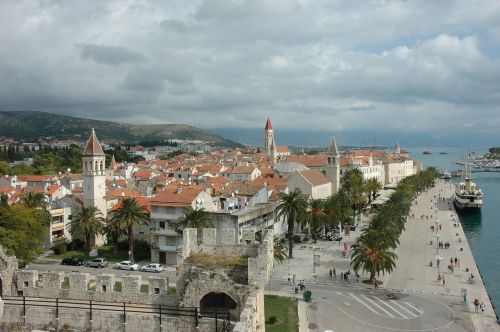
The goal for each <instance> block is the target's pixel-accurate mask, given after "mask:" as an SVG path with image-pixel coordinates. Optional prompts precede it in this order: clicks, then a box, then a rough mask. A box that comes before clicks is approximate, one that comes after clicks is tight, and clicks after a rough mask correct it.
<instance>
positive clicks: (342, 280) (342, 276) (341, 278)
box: [340, 272, 344, 283]
mask: <svg viewBox="0 0 500 332" xmlns="http://www.w3.org/2000/svg"><path fill="white" fill-rule="evenodd" d="M340 282H341V283H343V282H344V272H340Z"/></svg>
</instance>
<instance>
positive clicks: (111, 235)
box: [104, 219, 125, 254]
mask: <svg viewBox="0 0 500 332" xmlns="http://www.w3.org/2000/svg"><path fill="white" fill-rule="evenodd" d="M104 234H106V238H107V239H108V240H109V242H110V244H113V253H115V254H116V253H117V252H118V240H119V239H120V237H121V236H122V235H124V234H125V230H124V229H123V227H122V225H121V224H119V223H117V222H115V221H113V220H111V219H107V220H106V224H105V225H104Z"/></svg>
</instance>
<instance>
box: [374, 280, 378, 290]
mask: <svg viewBox="0 0 500 332" xmlns="http://www.w3.org/2000/svg"><path fill="white" fill-rule="evenodd" d="M373 289H374V290H378V280H377V277H375V278H373Z"/></svg>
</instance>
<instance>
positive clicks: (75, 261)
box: [61, 257, 85, 266]
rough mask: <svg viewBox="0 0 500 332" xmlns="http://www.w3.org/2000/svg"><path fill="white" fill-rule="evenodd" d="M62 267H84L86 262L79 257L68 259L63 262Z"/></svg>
mask: <svg viewBox="0 0 500 332" xmlns="http://www.w3.org/2000/svg"><path fill="white" fill-rule="evenodd" d="M61 264H62V265H73V266H82V265H85V261H84V260H83V259H81V258H78V257H66V258H64V259H63V260H62V261H61Z"/></svg>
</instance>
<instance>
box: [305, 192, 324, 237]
mask: <svg viewBox="0 0 500 332" xmlns="http://www.w3.org/2000/svg"><path fill="white" fill-rule="evenodd" d="M308 205H309V208H308V210H307V219H306V221H307V223H308V224H309V229H310V230H311V236H312V238H313V240H316V239H318V238H319V233H320V232H321V228H322V227H323V226H324V225H325V220H326V218H325V216H326V214H325V212H324V211H323V206H324V201H323V200H321V199H312V200H310V201H309V203H308Z"/></svg>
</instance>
